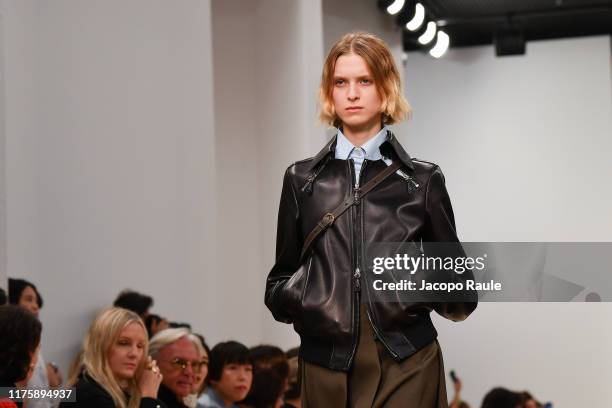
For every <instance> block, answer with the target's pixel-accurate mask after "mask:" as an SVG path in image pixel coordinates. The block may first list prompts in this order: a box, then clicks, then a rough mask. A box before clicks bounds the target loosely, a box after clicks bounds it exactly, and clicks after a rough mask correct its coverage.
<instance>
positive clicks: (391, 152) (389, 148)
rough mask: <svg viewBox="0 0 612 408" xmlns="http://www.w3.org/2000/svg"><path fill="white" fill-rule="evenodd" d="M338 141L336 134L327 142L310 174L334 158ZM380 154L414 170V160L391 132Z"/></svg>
mask: <svg viewBox="0 0 612 408" xmlns="http://www.w3.org/2000/svg"><path fill="white" fill-rule="evenodd" d="M337 139H338V134H337V133H336V135H334V137H332V138H331V140H330V141H329V142H327V144H326V145H325V146H323V149H321V151H319V153H317V154H316V155H315V156H314V158H313V160H312V162H311V164H310V168H309V171H310V172H312V171H313V170H314V169H315V168H316V167H317V166H318V164H319V163H320V162H321V161H322V160H323V159H324V158H326V157H327V156H328V155H332V156H333V155H334V154H335V151H336V141H337ZM380 152H381V153H382V154H383V156H387V157H394V156H395V157H397V158H398V159H399V160H401V161H402V163H404V165H406V167H408V168H409V169H410V170H414V164H413V163H412V158H411V157H410V155H409V154H408V153H407V152H406V150H404V148H403V147H402V145H401V144H400V142H399V141H398V140H397V138H396V137H395V135H394V134H393V132H391V131H390V130H387V140H386V141H385V142H384V143H383V144H382V145H380Z"/></svg>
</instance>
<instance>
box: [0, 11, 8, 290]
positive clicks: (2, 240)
mask: <svg viewBox="0 0 612 408" xmlns="http://www.w3.org/2000/svg"><path fill="white" fill-rule="evenodd" d="M5 124H6V122H5V120H4V3H2V2H0V288H2V289H4V290H5V291H6V290H7V281H6V279H7V276H6V148H5V145H6V136H5V128H6V126H5Z"/></svg>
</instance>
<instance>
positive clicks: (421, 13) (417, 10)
mask: <svg viewBox="0 0 612 408" xmlns="http://www.w3.org/2000/svg"><path fill="white" fill-rule="evenodd" d="M423 21H425V7H423V5H422V4H421V3H417V4H416V6H415V7H414V17H412V20H410V21H409V22H408V23H407V24H406V28H407V29H409V30H410V31H416V30H418V29H419V27H420V26H421V24H423Z"/></svg>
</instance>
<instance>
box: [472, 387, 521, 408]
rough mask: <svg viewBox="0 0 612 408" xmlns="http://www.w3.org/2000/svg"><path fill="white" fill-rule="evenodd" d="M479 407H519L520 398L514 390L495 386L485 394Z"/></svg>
mask: <svg viewBox="0 0 612 408" xmlns="http://www.w3.org/2000/svg"><path fill="white" fill-rule="evenodd" d="M481 408H521V398H520V395H519V394H518V393H516V392H513V391H510V390H507V389H505V388H501V387H497V388H493V389H492V390H491V391H489V392H488V393H487V395H485V397H484V400H483V401H482V406H481Z"/></svg>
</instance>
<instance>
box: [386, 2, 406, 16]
mask: <svg viewBox="0 0 612 408" xmlns="http://www.w3.org/2000/svg"><path fill="white" fill-rule="evenodd" d="M405 2H406V0H395V1H394V2H393V3H392V4H391V5H390V6H389V7H387V13H389V14H391V15H392V16H393V15H395V14H397V13H399V12H400V10H401V9H402V7H404V3H405Z"/></svg>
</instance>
